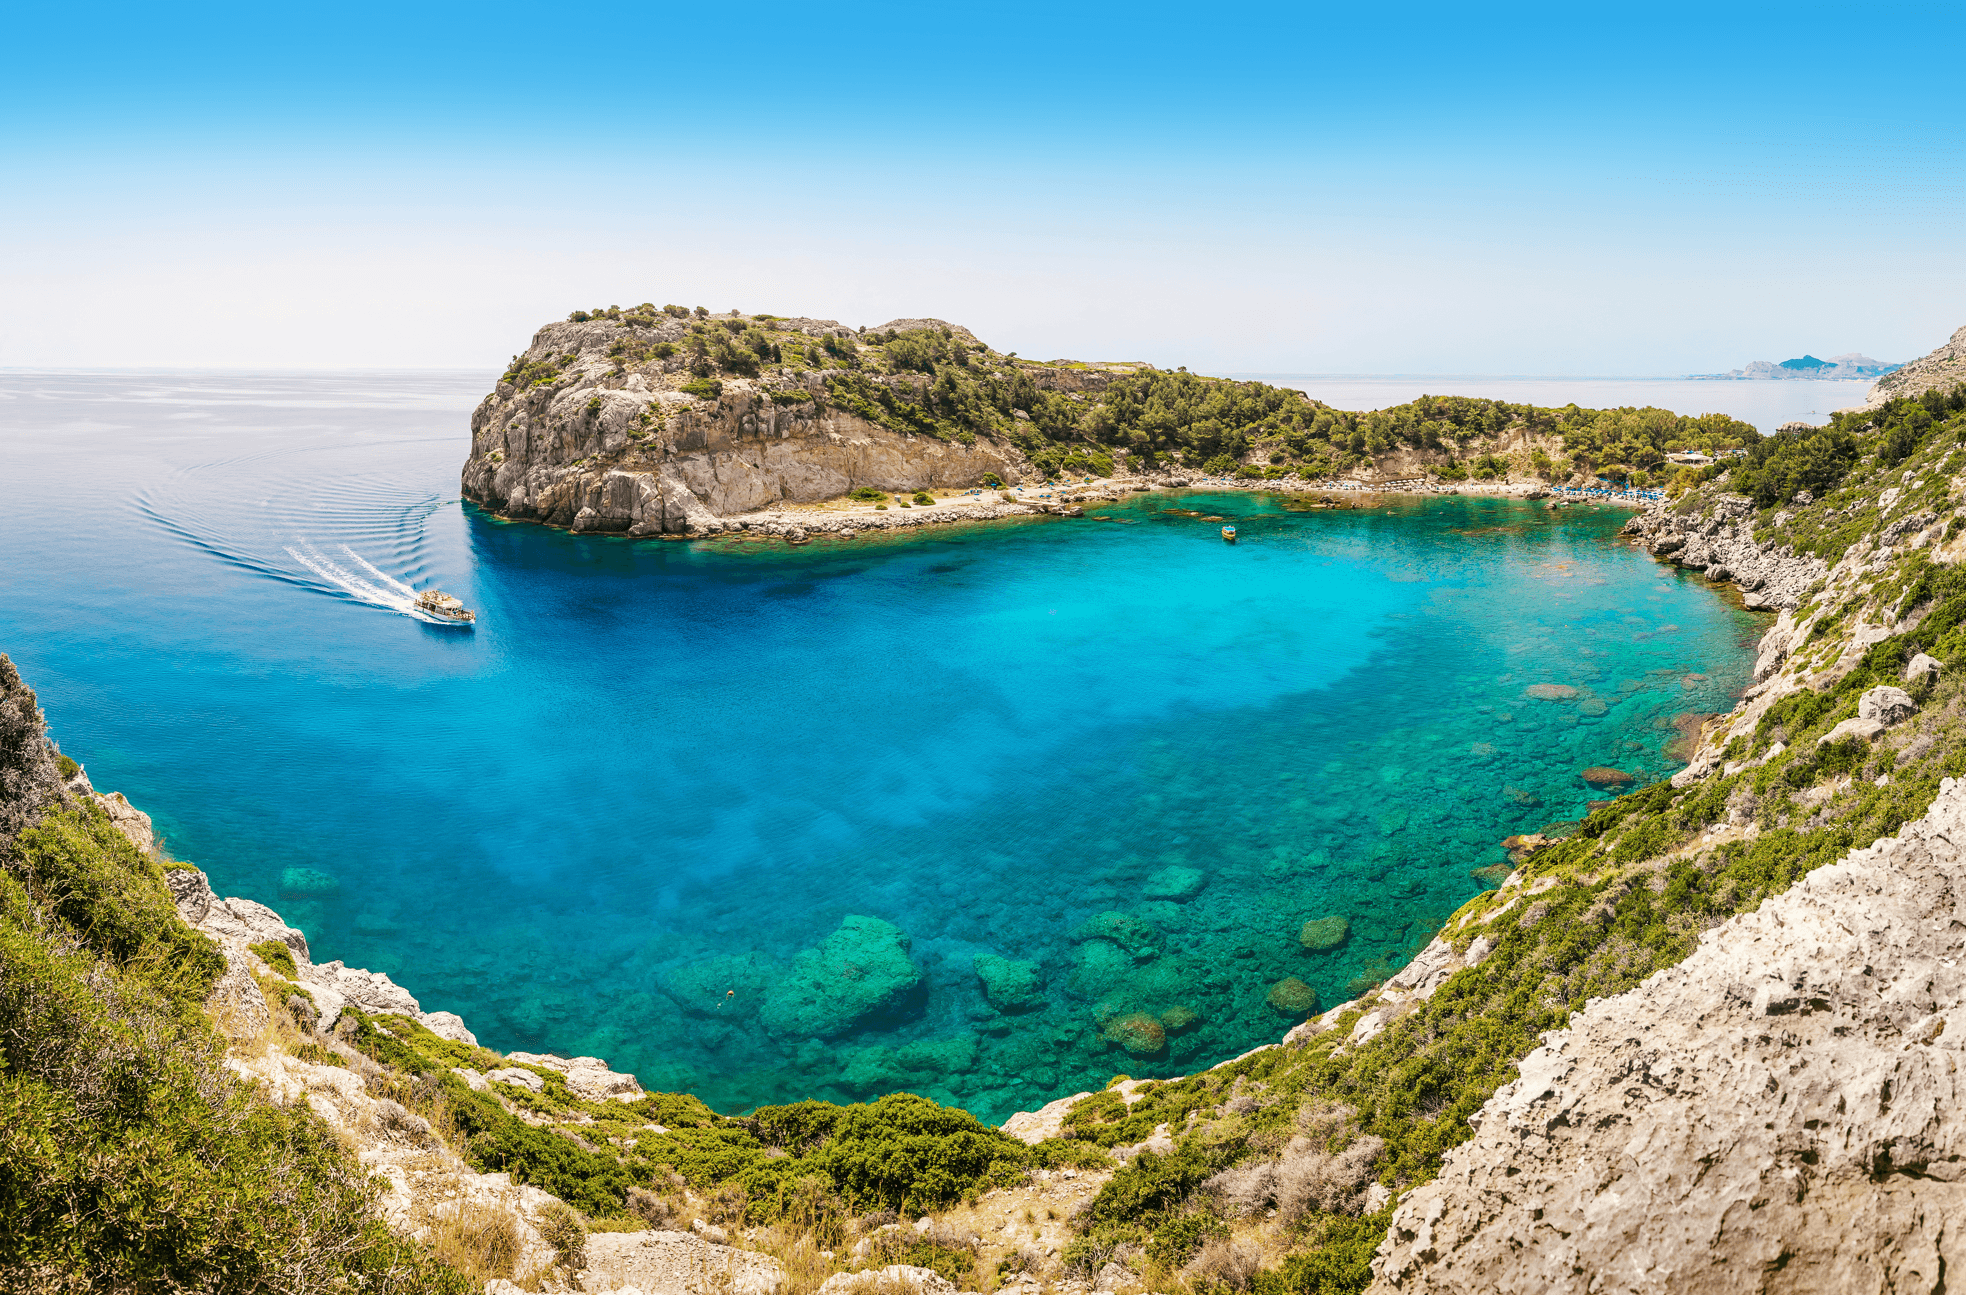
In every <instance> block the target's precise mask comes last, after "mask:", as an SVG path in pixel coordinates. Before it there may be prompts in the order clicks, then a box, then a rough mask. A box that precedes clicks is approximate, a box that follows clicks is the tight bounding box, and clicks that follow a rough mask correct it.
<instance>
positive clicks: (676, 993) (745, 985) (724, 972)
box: [656, 952, 777, 1020]
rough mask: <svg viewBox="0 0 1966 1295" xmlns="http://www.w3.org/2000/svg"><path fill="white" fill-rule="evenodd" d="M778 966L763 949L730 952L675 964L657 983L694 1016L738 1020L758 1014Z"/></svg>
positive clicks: (678, 1004)
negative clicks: (773, 963)
mask: <svg viewBox="0 0 1966 1295" xmlns="http://www.w3.org/2000/svg"><path fill="white" fill-rule="evenodd" d="M776 974H777V968H775V967H773V966H772V964H771V960H770V959H769V958H767V957H765V955H764V954H762V953H756V952H751V953H726V954H721V955H719V956H718V957H715V958H705V959H704V960H703V961H702V962H691V963H687V964H685V965H683V966H680V967H673V968H671V969H670V970H668V971H665V972H663V973H662V975H660V976H659V977H657V978H656V986H657V988H659V989H661V990H662V992H663V993H665V994H667V995H668V996H669V997H670V998H672V999H674V1000H675V1002H676V1006H678V1007H680V1008H682V1009H683V1011H685V1012H687V1013H688V1014H689V1015H691V1016H708V1017H728V1018H730V1019H731V1020H738V1019H741V1018H744V1017H749V1016H751V1015H753V1014H755V1013H756V1012H757V1010H758V1008H759V1007H760V1006H761V1005H762V1004H763V1002H764V996H765V987H766V986H768V985H769V984H771V981H772V978H773V976H775V975H776Z"/></svg>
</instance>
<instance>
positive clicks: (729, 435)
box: [461, 303, 1753, 542]
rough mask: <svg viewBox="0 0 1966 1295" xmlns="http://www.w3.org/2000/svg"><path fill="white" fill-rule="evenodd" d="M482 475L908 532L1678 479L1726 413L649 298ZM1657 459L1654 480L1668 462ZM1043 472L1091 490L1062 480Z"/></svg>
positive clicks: (686, 514)
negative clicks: (1575, 400) (1180, 499)
mask: <svg viewBox="0 0 1966 1295" xmlns="http://www.w3.org/2000/svg"><path fill="white" fill-rule="evenodd" d="M471 435H472V443H471V453H470V456H469V458H468V459H467V461H466V463H465V465H464V469H463V472H462V476H461V485H462V490H463V493H464V496H465V497H466V498H467V499H470V500H472V501H474V502H475V503H477V504H478V505H480V506H481V507H483V508H485V509H487V510H488V511H490V512H492V513H494V514H496V515H499V516H502V517H506V518H510V519H513V520H525V521H534V522H540V523H544V524H546V525H550V526H556V527H562V528H566V529H570V530H574V531H579V532H583V533H596V534H613V535H627V536H633V537H637V538H640V537H646V536H664V537H680V536H697V537H702V536H718V535H741V534H751V535H770V536H774V537H778V538H785V539H791V540H793V541H794V542H797V541H798V540H799V539H801V538H803V537H804V536H806V535H808V534H835V535H839V534H845V533H848V532H852V533H856V534H857V533H859V532H860V531H865V530H893V529H899V528H904V527H913V526H920V525H927V524H935V523H943V522H979V521H994V520H997V519H1000V518H1008V517H1025V516H1031V515H1034V514H1042V513H1066V514H1068V515H1069V514H1070V512H1071V509H1072V508H1073V507H1075V506H1077V505H1080V504H1082V503H1084V502H1087V501H1091V502H1099V501H1100V500H1102V499H1111V498H1113V497H1115V496H1116V495H1117V494H1119V493H1124V492H1126V491H1131V490H1143V489H1165V488H1170V487H1176V486H1180V485H1185V484H1197V483H1200V481H1201V479H1202V478H1207V479H1208V481H1209V482H1211V483H1212V482H1220V481H1230V482H1233V483H1235V484H1238V485H1243V486H1252V485H1253V486H1267V488H1271V489H1307V488H1308V489H1317V488H1326V487H1329V486H1331V485H1333V484H1341V485H1346V486H1359V485H1366V486H1372V487H1375V488H1383V489H1401V490H1415V489H1422V490H1452V489H1469V488H1484V487H1485V488H1495V487H1509V486H1514V487H1516V488H1518V489H1522V490H1533V489H1537V488H1543V487H1547V486H1551V485H1561V484H1566V483H1568V484H1576V485H1588V484H1593V483H1594V482H1595V480H1596V474H1597V472H1598V471H1599V470H1600V469H1602V468H1609V469H1612V470H1614V472H1615V474H1616V475H1617V478H1618V479H1619V480H1644V481H1653V482H1654V484H1657V483H1659V482H1663V481H1665V480H1668V479H1674V478H1676V477H1677V476H1678V474H1679V473H1680V472H1681V470H1682V466H1681V465H1678V464H1675V463H1673V462H1671V461H1670V460H1669V456H1670V455H1671V454H1673V453H1675V452H1678V451H1682V450H1687V449H1694V448H1701V449H1705V450H1707V451H1710V452H1717V451H1721V450H1725V449H1730V448H1734V447H1738V446H1739V445H1741V444H1742V443H1743V442H1744V440H1745V439H1746V438H1747V437H1751V436H1752V435H1753V429H1752V428H1750V427H1748V426H1746V425H1745V424H1741V423H1738V422H1736V421H1735V420H1733V419H1730V418H1727V417H1725V416H1724V415H1702V416H1700V417H1698V418H1688V417H1683V416H1679V415H1674V414H1670V413H1667V412H1665V411H1663V410H1607V411H1597V410H1579V409H1577V408H1576V407H1575V406H1572V407H1570V408H1568V409H1564V410H1550V409H1539V408H1536V407H1533V406H1527V405H1510V404H1507V403H1506V402H1497V401H1489V400H1468V399H1464V398H1460V397H1424V398H1422V399H1421V400H1418V401H1414V402H1412V403H1411V404H1408V405H1403V406H1399V407H1397V408H1395V409H1391V410H1381V411H1376V412H1373V413H1368V414H1360V413H1354V412H1349V411H1344V410H1337V409H1332V408H1330V407H1329V406H1327V405H1324V404H1322V403H1321V402H1319V401H1317V400H1315V399H1312V398H1311V397H1310V396H1308V395H1306V394H1305V393H1303V392H1301V391H1297V390H1295V389H1292V388H1280V387H1274V386H1269V385H1267V384H1264V383H1258V382H1234V381H1228V380H1224V379H1218V378H1208V377H1202V376H1200V375H1196V374H1191V373H1188V372H1186V371H1185V370H1176V371H1173V372H1169V371H1166V370H1161V369H1156V368H1155V367H1154V366H1152V365H1148V364H1142V363H1138V362H1112V363H1087V362H1083V361H1075V360H1053V361H1047V362H1037V361H1031V360H1027V359H1022V358H1019V357H1018V356H1016V355H1014V354H1004V353H1001V352H999V351H997V350H995V349H994V348H992V347H990V346H989V345H987V344H986V343H984V342H983V341H982V340H980V339H979V338H977V337H976V336H975V335H974V334H973V333H971V332H970V331H969V330H968V329H966V328H963V327H961V326H960V325H955V324H950V323H947V322H945V321H942V320H937V319H897V320H890V321H889V322H887V323H885V324H882V325H879V326H877V327H873V328H852V327H848V326H846V325H844V324H841V323H839V322H838V321H836V320H829V319H811V318H805V317H784V316H777V315H770V314H752V315H746V314H739V313H736V312H732V313H730V314H728V315H711V314H710V313H709V312H707V311H703V310H701V309H697V310H687V309H684V308H683V307H681V306H664V307H660V308H658V307H656V306H654V305H652V304H648V303H644V304H643V305H641V306H637V307H631V308H627V309H623V308H619V307H610V308H608V309H606V310H596V311H593V312H588V311H575V312H573V314H572V315H571V316H570V317H569V318H568V319H566V320H562V321H558V322H555V323H551V324H548V325H546V326H545V327H543V328H541V329H540V330H539V331H538V333H536V334H535V335H534V337H533V339H532V342H531V344H530V345H529V346H528V347H527V348H526V350H525V351H524V352H523V353H522V354H520V355H517V356H514V357H513V359H512V363H511V365H510V367H509V368H508V369H507V370H506V371H505V373H504V374H503V375H502V376H501V377H500V379H499V382H498V383H497V385H496V387H495V389H494V390H493V391H492V392H491V393H490V394H489V395H487V396H486V397H485V399H484V401H483V402H481V403H480V405H479V406H478V408H477V409H476V410H474V411H473V413H472V416H471ZM1655 478H1656V480H1654V479H1655ZM1045 483H1051V484H1053V485H1055V486H1056V485H1064V484H1066V483H1069V485H1070V486H1071V489H1070V490H1069V491H1060V490H1056V489H1054V490H1052V491H1051V492H1050V493H1048V494H1047V493H1041V492H1042V489H1043V486H1044V484H1045Z"/></svg>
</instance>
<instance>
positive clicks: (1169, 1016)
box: [1160, 1007, 1201, 1034]
mask: <svg viewBox="0 0 1966 1295" xmlns="http://www.w3.org/2000/svg"><path fill="white" fill-rule="evenodd" d="M1160 1023H1161V1028H1162V1029H1164V1030H1166V1031H1167V1032H1168V1033H1169V1034H1179V1033H1181V1032H1182V1031H1183V1030H1192V1029H1194V1028H1195V1027H1196V1026H1197V1025H1200V1024H1201V1013H1200V1012H1197V1011H1195V1010H1194V1009H1193V1008H1192V1007H1170V1008H1168V1009H1167V1010H1166V1011H1165V1012H1162V1013H1161V1014H1160Z"/></svg>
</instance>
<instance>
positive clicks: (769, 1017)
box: [763, 917, 922, 1039]
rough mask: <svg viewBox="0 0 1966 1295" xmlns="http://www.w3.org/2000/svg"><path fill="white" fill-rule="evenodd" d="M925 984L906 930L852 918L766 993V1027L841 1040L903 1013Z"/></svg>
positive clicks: (785, 1033)
mask: <svg viewBox="0 0 1966 1295" xmlns="http://www.w3.org/2000/svg"><path fill="white" fill-rule="evenodd" d="M921 981H922V973H921V972H920V971H919V970H917V969H916V967H915V964H914V963H912V962H910V961H909V960H908V937H907V936H906V935H905V934H903V933H902V931H901V928H899V927H897V926H895V925H893V924H892V923H889V922H883V921H881V920H880V919H879V918H878V917H847V918H844V919H843V920H842V921H841V922H840V929H839V930H837V931H835V932H833V933H832V934H831V935H829V936H827V937H826V938H825V939H824V940H822V941H821V942H820V943H819V944H818V945H816V946H815V947H813V948H810V949H807V950H806V951H805V952H803V953H801V954H800V955H799V956H798V957H796V958H794V959H793V960H792V966H791V969H790V970H788V971H787V972H786V973H785V974H784V975H783V976H782V977H780V978H779V979H778V980H777V981H776V982H775V983H773V985H772V986H771V988H769V989H768V990H766V991H765V1001H764V1016H763V1019H764V1026H765V1028H766V1029H767V1030H769V1031H771V1032H772V1033H773V1034H776V1035H780V1036H787V1037H792V1038H810V1039H831V1038H837V1037H839V1036H840V1035H842V1034H846V1033H848V1032H849V1031H851V1030H853V1029H855V1028H856V1027H858V1026H860V1025H861V1024H863V1023H865V1022H866V1021H868V1020H870V1019H872V1018H875V1017H880V1016H888V1015H892V1014H894V1013H896V1012H898V1011H900V1010H901V1009H902V1008H903V1007H904V1006H905V1005H906V1004H907V1002H908V1000H909V998H910V997H912V996H913V994H914V992H915V989H916V987H917V986H919V985H920V984H921Z"/></svg>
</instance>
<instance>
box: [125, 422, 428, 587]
mask: <svg viewBox="0 0 1966 1295" xmlns="http://www.w3.org/2000/svg"><path fill="white" fill-rule="evenodd" d="M337 448H338V447H306V448H293V447H287V448H283V449H281V450H277V451H272V452H269V453H264V454H258V455H251V456H244V457H240V458H236V459H229V460H218V461H213V462H207V463H201V464H196V465H192V466H189V467H186V468H183V469H179V470H178V471H176V472H173V473H171V474H169V475H168V476H167V477H165V478H164V479H162V480H160V481H158V482H156V483H154V484H153V485H152V486H151V487H150V488H149V489H146V490H143V491H141V492H139V494H138V495H137V497H136V498H135V499H134V500H133V501H132V502H133V503H134V504H135V506H136V508H137V510H138V511H139V512H141V513H142V514H143V515H144V516H145V517H147V518H148V519H149V521H150V522H151V523H152V524H154V525H156V526H158V527H160V528H161V529H163V530H164V531H165V532H167V533H168V534H170V535H172V536H174V537H175V538H177V539H179V540H181V541H183V542H185V543H188V544H191V545H193V546H194V547H196V548H199V549H202V550H204V551H205V552H206V553H208V554H210V555H211V556H212V557H215V558H217V559H219V560H220V561H222V562H226V563H229V564H230V565H232V566H235V567H240V568H243V569H245V570H248V571H253V572H256V573H258V574H260V575H263V576H270V577H272V578H273V579H275V580H280V581H284V582H286V583H288V584H292V585H297V586H299V587H301V588H303V589H309V590H312V591H314V592H317V593H323V594H327V595H329V596H330V597H338V598H347V599H351V600H353V601H355V602H360V603H366V604H368V605H370V606H372V607H378V608H382V609H383V610H386V611H391V612H395V613H397V614H398V615H402V616H407V617H409V618H410V619H412V620H419V621H423V622H425V623H426V624H432V625H445V624H455V623H456V622H455V620H446V619H445V618H443V617H441V616H436V615H432V614H430V613H428V612H426V611H425V610H423V609H421V608H419V607H418V606H417V604H416V597H417V591H416V588H415V586H414V584H412V581H416V580H420V579H427V578H428V573H427V572H426V570H425V569H424V568H425V565H426V563H425V552H424V550H425V539H426V535H425V531H426V527H427V524H428V522H429V520H430V518H431V517H432V516H433V515H434V514H436V513H438V512H439V510H440V509H442V508H443V506H444V504H445V503H446V502H447V501H446V500H445V499H444V498H442V497H441V496H439V495H437V494H435V493H433V492H430V491H426V490H416V489H408V490H406V489H404V488H403V487H402V485H401V484H400V480H399V478H396V477H394V476H392V474H390V473H389V472H388V470H387V468H386V467H385V468H382V469H381V470H377V469H376V468H374V467H370V466H369V465H366V464H365V465H364V467H365V468H367V469H368V470H359V469H354V470H351V469H352V465H350V464H349V463H348V462H347V461H346V460H347V457H348V456H346V455H344V454H342V453H337V452H336V449H337ZM385 448H386V447H385ZM376 453H377V450H376V448H375V447H370V448H369V449H368V450H367V451H365V454H366V456H367V457H369V458H371V459H373V458H374V457H375V455H376ZM246 501H251V503H252V504H253V505H256V506H248V507H243V508H242V507H241V506H240V505H241V503H242V502H246ZM323 532H326V534H323ZM364 552H367V553H370V554H374V555H376V560H375V561H371V560H370V559H369V558H368V557H365V556H364ZM377 562H380V563H382V564H383V565H382V566H378V565H377ZM384 567H388V568H390V569H393V570H396V571H398V572H401V573H402V574H401V575H400V576H398V575H391V574H390V573H389V570H385V569H384Z"/></svg>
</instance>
